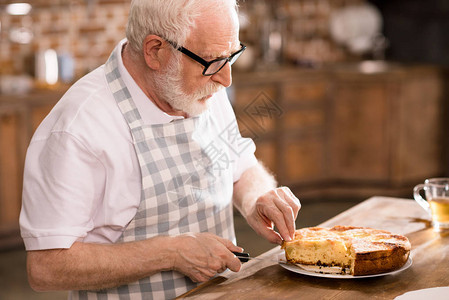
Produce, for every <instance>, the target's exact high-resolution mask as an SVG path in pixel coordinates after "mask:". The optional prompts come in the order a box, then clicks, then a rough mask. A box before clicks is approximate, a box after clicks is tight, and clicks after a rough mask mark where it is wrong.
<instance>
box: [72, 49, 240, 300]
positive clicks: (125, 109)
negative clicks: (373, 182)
mask: <svg viewBox="0 0 449 300" xmlns="http://www.w3.org/2000/svg"><path fill="white" fill-rule="evenodd" d="M116 53H117V51H113V53H112V55H111V57H110V58H109V60H108V61H107V63H106V64H105V72H106V77H107V81H108V83H109V87H110V90H111V91H112V93H113V95H114V98H115V99H116V102H117V104H118V106H119V108H120V110H121V112H122V114H123V116H124V118H125V119H126V121H127V122H128V125H129V128H130V131H131V134H132V137H133V142H134V148H135V151H136V153H137V157H138V160H139V164H140V169H141V174H142V194H141V202H140V206H139V208H138V210H137V213H136V215H135V217H134V219H133V220H131V222H130V223H129V224H128V226H127V227H126V229H125V230H124V232H123V234H122V236H121V237H120V239H119V240H118V241H117V243H121V242H131V241H138V240H144V239H148V238H151V237H155V236H159V235H178V234H182V233H187V232H211V233H214V234H216V235H218V236H221V237H224V238H227V239H229V240H231V241H233V242H235V233H234V225H233V211H232V192H233V191H232V187H233V178H232V167H231V165H230V164H229V163H230V162H229V161H228V167H227V168H224V167H223V162H225V159H226V157H227V158H229V157H230V156H229V150H230V149H229V146H228V145H226V144H225V142H224V141H223V140H222V139H220V138H219V134H220V131H221V130H223V129H222V128H219V126H218V125H217V123H216V122H215V120H214V119H213V118H212V116H211V115H210V114H209V112H207V111H206V112H205V113H203V114H201V115H200V116H198V117H194V118H187V119H182V120H174V121H172V122H170V123H167V124H158V125H145V124H143V121H142V118H141V116H140V114H139V112H138V110H137V108H136V106H135V104H134V102H133V100H132V98H131V95H130V93H129V91H128V89H127V88H126V86H125V84H124V82H123V79H122V78H121V76H120V73H119V70H118V64H117V58H116ZM118 53H120V51H119V52H118ZM218 155H219V156H218ZM217 159H219V160H220V161H221V162H222V163H221V164H220V166H221V167H220V168H218V167H217V166H218V165H217ZM228 160H229V159H228ZM196 285H197V284H196V283H194V282H192V281H191V280H190V279H189V278H188V277H186V276H184V275H182V274H180V273H178V272H176V271H164V272H160V273H158V274H155V275H153V276H151V277H148V278H143V279H141V280H139V281H136V282H133V283H130V284H127V285H123V286H120V287H118V288H113V289H108V290H101V291H73V292H72V293H71V296H72V299H172V298H175V297H177V296H179V295H181V294H183V293H185V292H187V291H188V290H190V289H192V288H194V287H195V286H196Z"/></svg>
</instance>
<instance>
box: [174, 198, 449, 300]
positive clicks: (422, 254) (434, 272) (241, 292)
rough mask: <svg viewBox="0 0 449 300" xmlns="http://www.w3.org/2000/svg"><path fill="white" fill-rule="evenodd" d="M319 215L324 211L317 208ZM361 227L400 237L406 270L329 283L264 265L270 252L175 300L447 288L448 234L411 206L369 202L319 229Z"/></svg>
mask: <svg viewBox="0 0 449 300" xmlns="http://www.w3.org/2000/svg"><path fill="white" fill-rule="evenodd" d="M323 209H325V207H323ZM334 225H354V226H367V227H373V228H378V229H385V230H389V231H392V232H394V233H398V234H403V235H405V236H407V237H408V238H409V239H410V242H411V244H412V250H411V254H410V255H411V257H412V259H413V264H412V266H411V267H410V268H408V269H406V270H404V271H402V272H400V273H397V274H394V275H387V276H380V277H372V278H358V279H333V278H321V277H312V276H307V275H301V274H297V273H294V272H290V271H288V270H285V269H284V268H282V267H281V266H280V265H279V264H277V263H276V262H274V261H270V260H269V259H273V258H275V257H276V255H277V253H279V252H280V251H281V250H280V248H279V247H276V248H274V249H272V250H270V251H268V252H266V253H264V254H262V255H260V256H259V258H267V259H268V260H267V261H258V260H257V261H256V260H252V261H250V262H247V263H245V264H244V265H243V266H242V269H241V270H240V272H238V273H233V272H230V271H229V272H228V273H225V274H224V275H223V276H220V277H216V278H214V279H212V280H210V281H209V282H206V283H204V284H202V285H200V286H198V287H197V288H196V289H193V290H191V291H190V292H188V293H186V294H184V295H183V296H181V297H180V298H181V299H257V300H261V299H345V300H347V299H394V298H395V297H396V296H398V295H401V294H403V293H405V292H408V291H413V290H418V289H425V288H431V287H441V286H449V233H435V232H434V231H433V230H432V228H431V227H430V222H429V218H428V216H427V214H426V212H425V211H424V210H423V209H422V208H421V207H420V206H419V205H418V204H416V203H415V201H414V200H408V199H399V198H387V197H372V198H370V199H368V200H366V201H364V202H362V203H360V204H358V205H356V206H354V207H352V208H350V209H348V210H347V211H345V212H343V213H341V214H339V215H337V216H336V217H334V218H332V219H330V220H328V221H326V222H324V223H322V224H320V226H325V227H331V226H334ZM428 300H431V299H428Z"/></svg>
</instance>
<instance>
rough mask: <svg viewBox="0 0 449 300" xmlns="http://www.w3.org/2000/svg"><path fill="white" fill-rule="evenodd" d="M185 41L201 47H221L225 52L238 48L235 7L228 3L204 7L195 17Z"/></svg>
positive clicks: (237, 26)
mask: <svg viewBox="0 0 449 300" xmlns="http://www.w3.org/2000/svg"><path fill="white" fill-rule="evenodd" d="M211 2H214V1H211ZM228 2H229V1H228ZM187 41H189V42H190V43H194V44H199V45H201V47H202V48H203V49H207V48H209V47H211V48H215V49H217V48H220V47H222V48H223V51H226V52H227V53H228V52H229V51H231V50H238V49H239V48H240V42H239V22H238V16H237V12H236V10H235V7H234V6H233V5H229V4H227V5H218V6H208V7H205V8H204V9H203V10H202V11H201V13H200V15H199V17H198V18H196V20H195V25H194V27H193V28H192V29H191V31H190V35H189V37H188V38H187ZM231 52H232V51H231Z"/></svg>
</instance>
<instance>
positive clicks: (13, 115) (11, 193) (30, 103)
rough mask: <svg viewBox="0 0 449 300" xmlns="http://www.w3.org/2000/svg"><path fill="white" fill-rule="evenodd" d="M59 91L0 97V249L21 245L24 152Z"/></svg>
mask: <svg viewBox="0 0 449 300" xmlns="http://www.w3.org/2000/svg"><path fill="white" fill-rule="evenodd" d="M63 92H64V91H63V90H61V91H59V90H58V91H36V92H35V93H32V94H30V95H26V96H7V95H0V249H2V248H6V247H10V246H15V245H17V244H18V243H20V242H21V240H20V238H19V234H18V230H19V221H18V218H19V213H20V208H21V198H22V181H23V167H24V162H25V155H26V149H27V147H28V144H29V141H30V140H31V136H32V134H33V132H34V131H35V130H36V128H37V127H38V125H39V124H40V122H41V121H42V120H43V119H44V117H45V116H46V115H47V114H48V113H49V112H50V110H51V108H52V107H53V106H54V104H55V103H56V102H57V101H58V100H59V98H60V97H61V96H62V94H63Z"/></svg>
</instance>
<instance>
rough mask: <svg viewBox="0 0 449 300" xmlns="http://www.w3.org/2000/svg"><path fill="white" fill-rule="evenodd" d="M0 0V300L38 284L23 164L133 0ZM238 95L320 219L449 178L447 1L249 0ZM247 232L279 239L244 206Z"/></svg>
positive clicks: (256, 132)
mask: <svg viewBox="0 0 449 300" xmlns="http://www.w3.org/2000/svg"><path fill="white" fill-rule="evenodd" d="M24 1H25V0H23V1H5V0H0V299H64V298H65V296H66V293H64V292H62V293H60V292H55V293H34V292H32V291H31V289H30V288H29V287H28V285H27V282H26V277H25V274H26V273H25V251H24V248H23V244H22V241H21V239H20V233H19V229H18V215H19V211H20V206H21V188H22V172H23V163H24V157H25V152H26V148H27V145H28V143H29V141H30V138H31V136H32V134H33V132H34V130H35V129H36V128H37V126H38V125H39V123H40V122H41V121H42V119H43V118H44V117H45V115H46V114H47V113H48V112H49V111H50V110H51V108H52V107H53V105H54V104H55V103H56V102H57V101H58V99H59V98H60V97H61V96H62V95H63V93H64V92H65V91H66V90H67V88H68V87H69V85H70V84H71V83H73V82H74V81H76V80H77V79H78V78H80V77H81V76H83V75H85V74H86V73H88V72H89V71H91V70H93V69H95V68H96V67H98V66H100V65H101V64H103V63H104V62H105V61H106V59H107V58H108V56H109V54H110V52H111V51H112V49H113V48H114V46H115V45H116V43H117V42H118V41H119V40H121V39H122V38H123V37H124V29H125V26H126V20H127V14H128V9H129V3H130V1H129V0H33V1H28V2H24ZM240 24H241V41H242V42H243V43H244V44H246V45H247V46H248V49H247V51H246V52H245V54H244V55H243V56H242V57H241V58H240V59H239V61H238V62H237V63H236V64H235V65H234V67H233V73H234V84H233V86H232V87H231V88H230V89H228V93H229V95H230V98H231V100H232V103H233V105H234V108H235V111H236V115H237V118H238V121H239V126H240V130H241V131H242V133H243V134H244V135H246V136H250V137H252V138H253V139H254V141H255V142H256V144H257V155H258V157H259V158H260V159H261V160H262V161H263V162H264V163H265V164H266V165H267V166H268V167H269V168H270V169H271V170H272V171H273V172H274V173H275V174H276V177H277V179H278V181H279V183H280V184H282V185H288V186H290V187H291V188H292V189H293V190H294V192H295V193H296V194H297V195H298V197H299V198H300V199H301V201H302V204H303V208H302V210H301V212H300V216H299V218H298V224H297V226H298V227H304V226H313V225H317V224H319V223H321V222H322V221H325V220H326V219H328V218H330V217H332V216H334V215H336V214H338V213H339V212H341V211H343V210H345V209H347V208H349V207H351V206H353V205H355V204H357V203H358V202H360V201H362V200H364V199H367V198H369V197H371V196H374V195H382V196H395V197H405V198H412V188H413V186H414V185H416V184H417V183H420V182H422V181H423V180H424V179H425V178H429V177H437V176H449V174H448V173H449V164H448V158H449V150H448V138H447V132H448V129H449V124H448V122H449V117H448V104H447V103H448V95H449V93H448V87H447V86H448V83H449V82H448V80H449V79H448V78H449V77H448V72H447V70H448V66H449V35H448V34H447V32H449V1H447V0H428V1H422V0H407V1H402V0H372V1H364V0H265V1H264V0H246V1H240ZM236 231H237V234H238V241H239V244H240V245H241V246H243V247H244V248H246V250H248V251H249V252H251V254H253V255H258V254H260V253H262V252H264V251H266V250H268V249H270V248H271V247H273V246H272V245H270V244H268V243H267V242H265V241H263V240H261V238H259V237H258V236H256V235H255V234H253V233H252V231H251V229H250V228H249V227H248V226H247V225H246V224H245V222H244V220H242V218H241V217H240V216H239V214H238V213H236Z"/></svg>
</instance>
